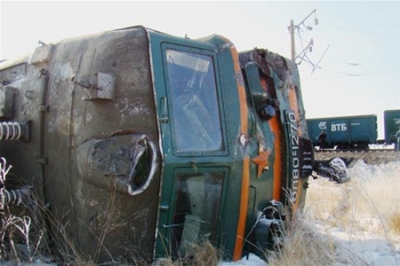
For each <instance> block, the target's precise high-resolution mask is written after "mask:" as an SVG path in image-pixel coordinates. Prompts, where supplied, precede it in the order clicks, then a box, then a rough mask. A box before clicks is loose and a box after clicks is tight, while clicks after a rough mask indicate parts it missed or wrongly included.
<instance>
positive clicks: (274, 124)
mask: <svg viewBox="0 0 400 266" xmlns="http://www.w3.org/2000/svg"><path fill="white" fill-rule="evenodd" d="M268 123H269V126H270V128H271V130H272V132H273V133H274V136H275V158H274V190H273V192H272V198H273V199H274V200H277V201H280V200H281V189H282V188H281V186H282V181H281V175H282V157H281V152H282V147H281V141H282V134H281V132H280V131H279V125H280V121H279V119H278V117H276V116H275V117H273V118H272V119H271V120H269V122H268Z"/></svg>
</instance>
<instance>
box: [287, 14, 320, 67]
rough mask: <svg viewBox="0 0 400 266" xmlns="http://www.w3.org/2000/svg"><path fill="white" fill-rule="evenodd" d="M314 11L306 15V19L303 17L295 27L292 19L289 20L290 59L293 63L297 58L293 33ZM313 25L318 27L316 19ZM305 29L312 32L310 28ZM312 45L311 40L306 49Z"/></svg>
mask: <svg viewBox="0 0 400 266" xmlns="http://www.w3.org/2000/svg"><path fill="white" fill-rule="evenodd" d="M316 11H317V10H316V9H314V10H313V11H312V12H311V13H310V14H308V16H307V17H305V18H304V19H303V20H302V21H301V22H300V23H299V24H297V25H294V21H293V19H292V20H290V26H289V32H290V47H291V49H290V51H291V58H292V60H293V61H294V62H296V58H297V56H296V42H295V39H294V31H295V30H296V29H298V28H299V27H300V26H301V25H304V21H306V20H307V19H308V18H309V17H310V16H311V15H312V14H315V12H316ZM315 24H316V25H318V19H317V18H315ZM306 29H308V30H312V27H310V26H306ZM312 45H313V42H312V40H311V42H310V43H309V44H308V46H307V48H310V47H311V46H312ZM305 50H307V49H305ZM303 52H305V51H304V50H303Z"/></svg>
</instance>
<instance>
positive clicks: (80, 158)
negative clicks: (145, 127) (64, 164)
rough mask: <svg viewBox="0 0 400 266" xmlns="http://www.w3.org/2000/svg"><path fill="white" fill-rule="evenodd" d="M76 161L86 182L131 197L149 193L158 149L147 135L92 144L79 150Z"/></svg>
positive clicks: (117, 138)
mask: <svg viewBox="0 0 400 266" xmlns="http://www.w3.org/2000/svg"><path fill="white" fill-rule="evenodd" d="M76 158H77V167H78V171H79V174H80V176H81V178H82V179H83V180H85V181H87V182H88V183H91V184H93V185H96V186H99V187H115V188H116V189H117V191H119V192H123V193H127V194H129V195H132V196H134V195H138V194H140V193H142V192H143V191H145V190H146V189H147V187H148V186H149V185H150V183H151V181H152V179H153V177H154V175H155V172H156V169H157V167H158V158H157V150H156V146H155V144H154V143H153V141H152V140H151V139H150V138H148V137H147V136H146V135H123V136H114V137H110V138H106V139H101V140H98V139H95V140H90V141H87V142H86V143H84V144H83V145H81V146H80V147H79V148H78V149H77V152H76Z"/></svg>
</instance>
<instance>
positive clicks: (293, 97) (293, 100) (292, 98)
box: [288, 83, 303, 214]
mask: <svg viewBox="0 0 400 266" xmlns="http://www.w3.org/2000/svg"><path fill="white" fill-rule="evenodd" d="M289 86H290V88H289V92H288V94H289V104H290V108H291V109H292V110H293V111H294V113H295V116H296V122H297V123H298V122H299V121H298V120H299V108H298V105H297V94H296V88H295V86H294V84H293V83H292V84H290V85H289ZM297 129H298V131H297V132H298V135H299V137H301V136H302V135H303V132H302V130H301V127H300V126H298V127H297ZM302 193H303V179H302V176H299V182H298V184H297V198H296V202H295V203H294V205H293V214H295V213H296V211H297V209H298V208H299V203H300V200H299V197H300V195H301V194H302Z"/></svg>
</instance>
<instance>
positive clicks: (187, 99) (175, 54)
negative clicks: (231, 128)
mask: <svg viewBox="0 0 400 266" xmlns="http://www.w3.org/2000/svg"><path fill="white" fill-rule="evenodd" d="M165 54H166V61H167V70H168V74H167V76H168V83H169V84H168V85H169V86H168V90H169V95H170V97H169V103H170V108H171V112H172V113H171V114H170V115H171V116H172V119H171V120H172V135H173V145H174V151H176V152H177V153H188V152H215V151H222V150H223V149H224V143H223V136H222V127H221V119H220V111H219V106H218V94H217V86H216V79H215V70H214V62H213V57H212V56H211V55H207V54H199V53H193V52H188V51H178V50H174V49H166V51H165Z"/></svg>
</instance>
